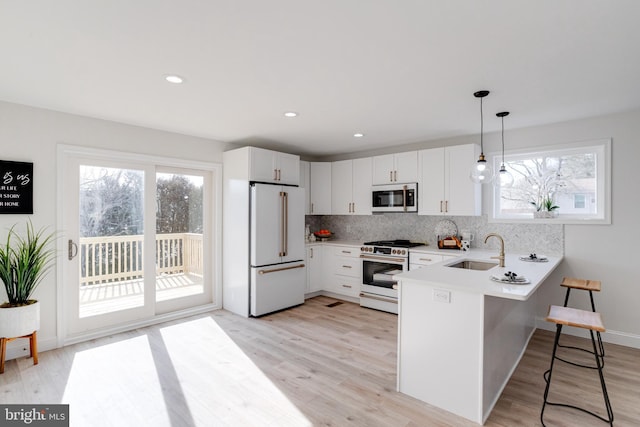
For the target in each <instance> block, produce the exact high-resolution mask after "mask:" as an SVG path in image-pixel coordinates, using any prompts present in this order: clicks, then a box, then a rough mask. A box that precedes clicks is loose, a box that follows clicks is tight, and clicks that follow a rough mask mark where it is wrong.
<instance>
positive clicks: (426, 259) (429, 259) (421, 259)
mask: <svg viewBox="0 0 640 427" xmlns="http://www.w3.org/2000/svg"><path fill="white" fill-rule="evenodd" d="M312 251H313V249H312ZM312 253H313V252H312ZM311 258H313V257H311ZM418 259H419V260H420V261H433V260H432V259H431V258H418Z"/></svg>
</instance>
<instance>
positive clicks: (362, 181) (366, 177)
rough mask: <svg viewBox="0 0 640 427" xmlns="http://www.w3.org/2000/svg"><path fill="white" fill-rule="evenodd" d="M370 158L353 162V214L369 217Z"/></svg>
mask: <svg viewBox="0 0 640 427" xmlns="http://www.w3.org/2000/svg"><path fill="white" fill-rule="evenodd" d="M372 170H373V161H372V159H371V157H365V158H364V159H354V160H353V182H352V184H353V185H352V188H353V197H352V201H353V212H352V213H353V214H355V215H371V174H372Z"/></svg>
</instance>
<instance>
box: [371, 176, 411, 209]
mask: <svg viewBox="0 0 640 427" xmlns="http://www.w3.org/2000/svg"><path fill="white" fill-rule="evenodd" d="M371 211H372V212H418V183H416V182H413V183H410V184H391V185H374V186H373V187H371Z"/></svg>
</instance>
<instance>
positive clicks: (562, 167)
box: [491, 139, 611, 224]
mask: <svg viewBox="0 0 640 427" xmlns="http://www.w3.org/2000/svg"><path fill="white" fill-rule="evenodd" d="M610 157H611V140H609V139H607V140H598V141H589V142H583V143H578V144H571V145H563V146H559V147H547V148H542V149H539V150H537V151H528V152H524V151H523V152H517V153H505V156H504V163H505V167H506V169H507V170H508V171H509V173H511V175H512V176H513V178H514V181H513V185H512V186H511V187H494V192H493V209H492V215H491V216H492V217H491V221H494V222H528V221H539V220H541V219H542V220H547V221H550V222H559V223H580V224H584V223H585V222H591V223H598V224H610V223H611V219H610V218H611V213H610V205H611V202H610V200H611V196H610V193H611V191H610V182H611V168H610V162H611V160H610ZM501 160H502V159H501V156H500V155H497V154H496V155H494V157H493V163H494V167H495V170H499V169H500V164H501Z"/></svg>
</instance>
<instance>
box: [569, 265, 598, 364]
mask: <svg viewBox="0 0 640 427" xmlns="http://www.w3.org/2000/svg"><path fill="white" fill-rule="evenodd" d="M560 286H564V287H565V288H567V293H566V294H565V296H564V306H565V307H567V305H568V304H569V294H570V293H571V289H578V290H582V291H589V299H590V300H591V311H593V312H594V313H595V311H596V305H595V303H594V302H593V293H594V292H600V289H601V287H602V283H601V282H600V281H599V280H589V279H576V278H573V277H563V278H562V283H560ZM596 336H597V337H598V351H599V354H600V357H604V345H603V344H602V336H601V335H600V331H597V332H596ZM560 347H565V346H563V345H561V346H560ZM572 348H575V347H572ZM584 351H588V352H590V351H589V350H584ZM602 363H603V364H604V360H603V361H602Z"/></svg>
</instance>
